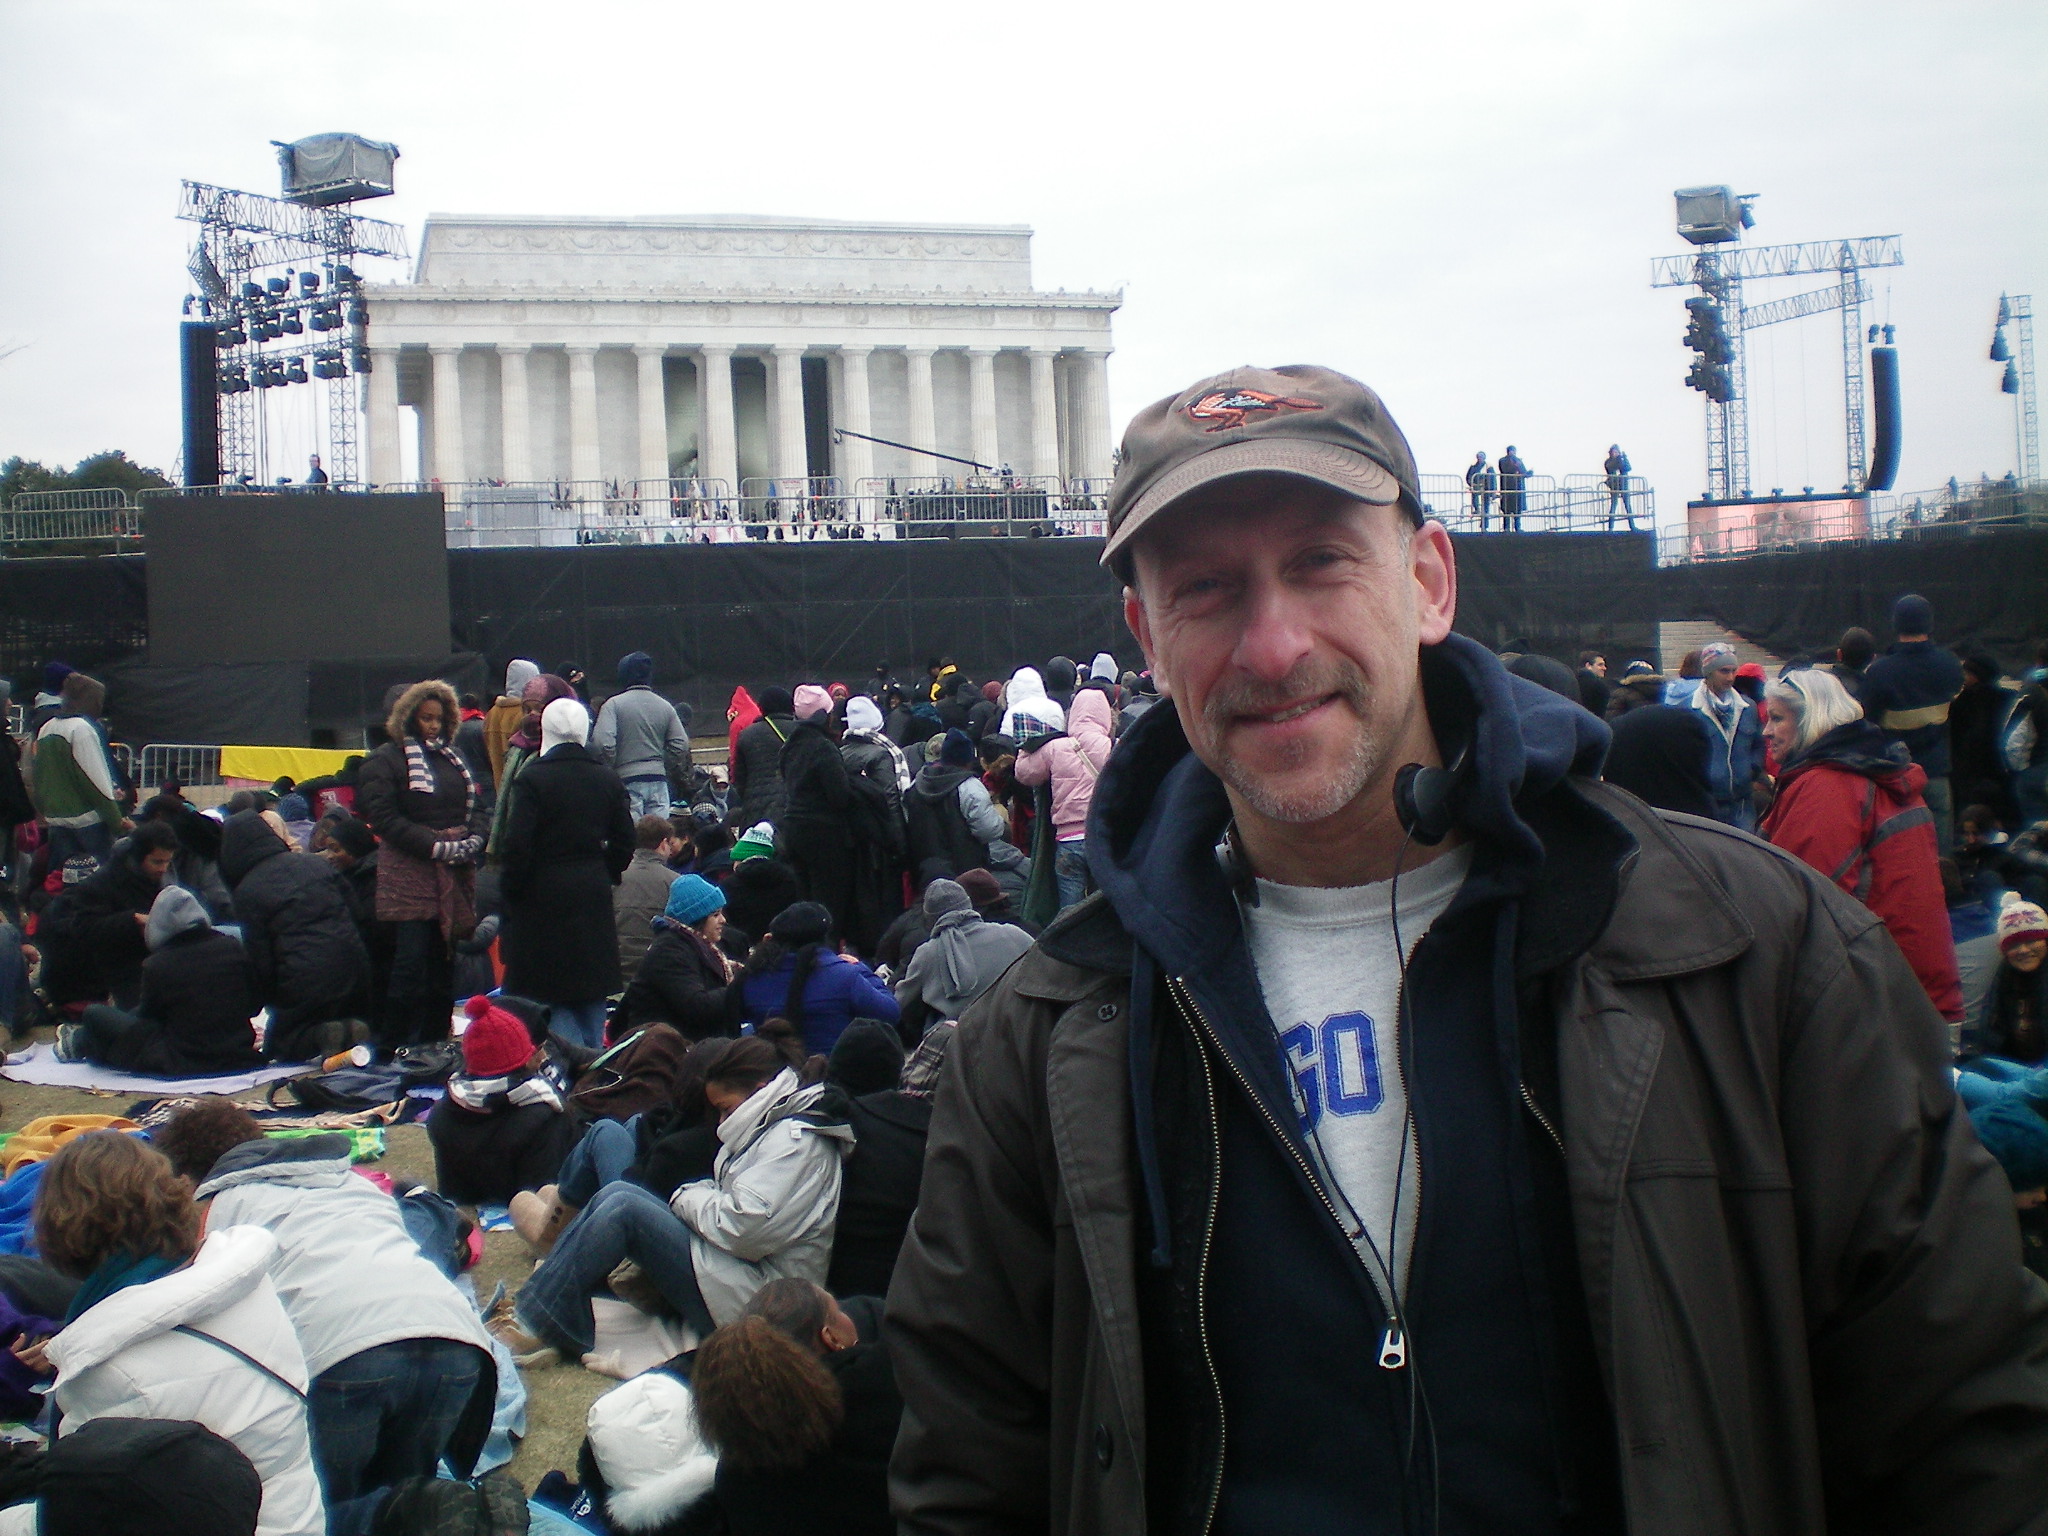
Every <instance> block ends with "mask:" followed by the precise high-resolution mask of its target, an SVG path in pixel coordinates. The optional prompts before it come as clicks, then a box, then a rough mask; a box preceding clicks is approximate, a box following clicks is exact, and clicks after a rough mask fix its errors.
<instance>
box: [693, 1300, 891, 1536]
mask: <svg viewBox="0 0 2048 1536" xmlns="http://www.w3.org/2000/svg"><path fill="white" fill-rule="evenodd" d="M870 1316H872V1313H870ZM690 1389H691V1393H692V1396H693V1398H694V1400H695V1408H696V1416H697V1424H698V1427H699V1428H700V1429H701V1431H702V1432H703V1436H704V1442H705V1444H706V1445H708V1446H709V1447H710V1448H711V1449H712V1450H713V1451H714V1452H715V1453H716V1454H717V1457H718V1471H717V1475H716V1478H715V1480H714V1482H713V1486H712V1496H713V1497H714V1498H715V1499H716V1500H717V1502H718V1506H719V1509H720V1511H721V1512H722V1514H723V1515H724V1519H725V1528H726V1530H728V1531H729V1532H731V1536H784V1533H787V1532H795V1531H824V1530H830V1531H833V1532H836V1533H840V1536H870V1533H872V1536H888V1533H891V1532H893V1531H894V1530H895V1528H896V1527H895V1522H894V1521H893V1520H892V1519H891V1518H890V1515H889V1488H888V1483H889V1456H890V1452H891V1451H892V1450H893V1449H894V1447H895V1444H896V1431H897V1428H898V1426H899V1425H900V1424H901V1423H902V1419H903V1398H902V1396H901V1394H900V1393H899V1392H898V1391H897V1389H896V1375H895V1371H894V1369H893V1368H892V1366H891V1364H890V1361H889V1352H888V1346H887V1344H886V1342H885V1339H884V1335H883V1334H882V1332H881V1331H880V1330H879V1329H876V1328H874V1327H872V1326H871V1325H870V1326H868V1327H863V1326H862V1325H861V1324H860V1323H858V1322H856V1321H855V1319H854V1318H853V1317H852V1316H850V1315H849V1314H848V1311H847V1309H846V1308H844V1307H842V1306H841V1305H840V1304H839V1302H837V1301H836V1300H835V1299H834V1298H833V1296H832V1294H831V1292H829V1291H827V1290H825V1289H824V1288H823V1287H822V1286H819V1285H816V1284H813V1283H812V1282H810V1281H808V1280H796V1279H791V1280H778V1281H774V1282H772V1283H771V1284H769V1285H766V1286H763V1287H762V1288H761V1290H760V1291H759V1292H757V1293H756V1294H755V1296H754V1298H753V1299H752V1300H751V1301H750V1302H748V1304H747V1308H746V1311H745V1313H744V1314H742V1315H741V1316H740V1317H739V1318H738V1319H736V1320H735V1321H733V1322H731V1323H728V1324H726V1325H725V1326H723V1327H721V1328H720V1329H719V1330H718V1331H717V1332H716V1333H714V1334H712V1335H711V1337H710V1338H708V1339H706V1340H705V1341H704V1342H703V1344H702V1345H700V1346H699V1347H698V1350H697V1357H696V1360H695V1362H694V1363H693V1365H692V1368H691V1372H690Z"/></svg>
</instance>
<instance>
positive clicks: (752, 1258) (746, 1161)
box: [669, 1067, 853, 1326]
mask: <svg viewBox="0 0 2048 1536" xmlns="http://www.w3.org/2000/svg"><path fill="white" fill-rule="evenodd" d="M825 1093H826V1088H825V1085H824V1084H822V1083H813V1084H812V1085H811V1086H810V1087H808V1088H804V1087H800V1086H798V1083H797V1076H796V1073H795V1072H793V1071H791V1070H790V1069H789V1068H787V1067H784V1068H783V1069H782V1072H781V1074H780V1075H779V1076H777V1077H776V1078H775V1079H774V1080H773V1081H771V1082H769V1083H768V1084H766V1085H765V1086H764V1087H762V1088H761V1089H760V1091H758V1092H757V1093H755V1094H754V1095H753V1097H751V1098H749V1099H748V1100H747V1101H746V1102H745V1103H744V1104H742V1105H740V1107H739V1108H738V1109H735V1110H734V1111H733V1112H732V1113H731V1114H729V1115H727V1116H726V1117H725V1120H724V1122H723V1123H722V1124H721V1125H720V1126H719V1127H718V1139H719V1141H720V1143H721V1145H720V1147H719V1151H718V1161H717V1163H716V1164H715V1165H714V1170H713V1175H712V1177H711V1178H708V1179H699V1180H698V1181H697V1182H695V1183H693V1184H685V1185H684V1186H683V1187H682V1188H681V1189H678V1190H677V1191H676V1192H675V1194H673V1195H672V1196H670V1197H669V1209H670V1210H672V1211H674V1212H675V1213H676V1215H677V1216H679V1217H681V1218H682V1220H683V1223H684V1225H686V1226H687V1227H689V1229H690V1232H691V1237H692V1242H691V1258H692V1260H693V1261H694V1263H695V1265H696V1269H697V1286H698V1288H699V1289H700V1290H701V1291H702V1292H703V1293H704V1305H705V1306H706V1307H707V1308H709V1309H710V1312H711V1320H712V1321H713V1322H715V1323H717V1324H719V1325H720V1326H723V1325H724V1324H726V1323H729V1322H731V1321H732V1320H733V1319H734V1318H736V1317H738V1316H739V1315H740V1311H741V1309H742V1308H743V1307H745V1306H746V1304H747V1303H748V1302H749V1301H751V1300H753V1298H754V1293H755V1292H756V1291H758V1290H760V1289H761V1287H762V1286H764V1285H766V1284H767V1283H768V1282H769V1281H770V1280H781V1279H784V1278H785V1277H787V1276H791V1275H795V1276H799V1277H801V1278H803V1279H805V1280H810V1281H813V1282H815V1283H816V1284H818V1285H823V1284H824V1283H825V1272H826V1271H827V1270H828V1269H829V1268H830V1267H831V1264H832V1227H833V1223H834V1222H835V1221H837V1220H838V1217H839V1176H840V1164H841V1162H842V1161H843V1160H844V1159H845V1157H846V1154H847V1153H848V1152H850V1151H852V1150H853V1130H852V1128H851V1127H850V1126H848V1125H847V1124H846V1123H845V1121H844V1120H841V1121H839V1122H838V1123H837V1124H824V1125H819V1124H813V1123H812V1122H810V1121H807V1120H804V1119H800V1118H795V1117H797V1116H801V1115H802V1114H803V1112H804V1111H806V1110H809V1109H812V1108H814V1107H815V1106H816V1105H817V1103H818V1101H819V1100H820V1099H822V1098H823V1097H824V1096H825Z"/></svg>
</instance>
